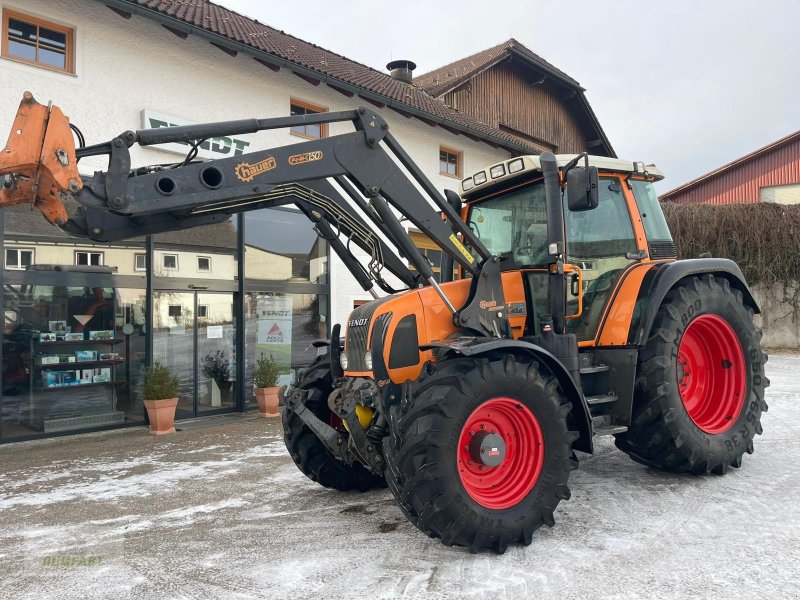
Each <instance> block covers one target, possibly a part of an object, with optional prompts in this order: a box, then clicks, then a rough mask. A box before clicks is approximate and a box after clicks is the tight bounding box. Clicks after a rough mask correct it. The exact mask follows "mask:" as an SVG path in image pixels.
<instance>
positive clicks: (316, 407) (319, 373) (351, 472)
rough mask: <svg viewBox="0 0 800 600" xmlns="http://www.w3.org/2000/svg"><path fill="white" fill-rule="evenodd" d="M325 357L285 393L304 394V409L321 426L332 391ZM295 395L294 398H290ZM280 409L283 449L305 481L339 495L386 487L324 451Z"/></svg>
mask: <svg viewBox="0 0 800 600" xmlns="http://www.w3.org/2000/svg"><path fill="white" fill-rule="evenodd" d="M328 360H329V359H328V356H327V355H326V356H319V357H317V358H316V360H314V362H313V363H311V365H310V366H309V367H308V368H307V369H305V370H304V371H303V372H302V373H301V374H300V377H299V379H298V381H297V383H296V384H295V386H294V387H293V388H292V390H291V391H290V392H289V399H291V400H299V397H300V396H302V395H303V394H304V393H305V392H306V391H307V392H308V396H307V397H306V401H305V405H306V407H308V408H309V409H310V410H311V411H312V412H313V413H314V414H315V415H316V416H317V417H318V418H319V419H321V420H322V421H323V422H325V423H329V422H330V421H331V410H330V409H329V408H328V396H329V395H330V393H331V392H332V391H333V386H332V379H331V371H330V366H329V363H328ZM292 395H295V398H292ZM286 404H287V406H283V407H282V411H281V414H282V415H283V439H284V442H285V443H286V448H287V449H288V450H289V454H290V455H291V457H292V460H294V464H296V465H297V468H298V469H300V471H302V472H303V474H305V475H306V476H307V477H308V478H309V479H311V480H312V481H316V482H317V483H319V484H320V485H322V486H324V487H327V488H332V489H335V490H339V491H343V492H344V491H349V490H361V491H367V490H369V489H372V488H379V487H386V481H385V479H384V478H383V477H380V476H378V475H374V474H372V473H370V472H369V471H367V470H366V469H365V468H364V467H363V466H362V465H360V464H358V463H354V464H353V465H347V464H345V463H343V462H341V461H339V460H337V459H336V458H334V456H333V455H332V454H331V453H330V452H329V451H328V449H327V448H326V447H325V445H324V444H323V443H322V442H321V441H320V440H319V438H317V436H316V435H314V433H313V432H312V431H311V430H310V429H309V428H308V427H306V425H305V424H304V423H303V421H302V420H301V419H300V417H298V416H297V415H296V414H295V413H294V411H292V410H290V409H289V408H288V406H294V402H288V403H286Z"/></svg>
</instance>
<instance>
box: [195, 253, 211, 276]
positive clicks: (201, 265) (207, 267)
mask: <svg viewBox="0 0 800 600" xmlns="http://www.w3.org/2000/svg"><path fill="white" fill-rule="evenodd" d="M197 270H198V271H204V272H206V273H207V272H210V271H211V257H209V256H198V257H197Z"/></svg>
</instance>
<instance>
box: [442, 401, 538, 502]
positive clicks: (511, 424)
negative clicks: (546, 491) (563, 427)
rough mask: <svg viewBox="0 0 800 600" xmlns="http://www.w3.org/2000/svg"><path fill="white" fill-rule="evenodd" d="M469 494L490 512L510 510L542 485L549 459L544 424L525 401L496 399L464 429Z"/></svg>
mask: <svg viewBox="0 0 800 600" xmlns="http://www.w3.org/2000/svg"><path fill="white" fill-rule="evenodd" d="M456 458H457V468H458V475H459V477H460V479H461V483H462V485H463V486H464V490H465V491H466V492H467V493H468V494H469V495H470V497H471V498H472V499H473V500H474V501H475V502H477V503H478V504H480V505H481V506H483V507H485V508H491V509H495V510H499V509H504V508H510V507H512V506H515V505H517V504H519V503H520V502H522V501H523V500H524V499H525V498H526V497H527V496H528V494H529V493H530V492H531V490H532V489H533V487H534V486H535V485H536V482H537V481H538V479H539V473H541V471H542V467H543V465H544V459H545V447H544V435H543V434H542V428H541V426H540V425H539V420H538V419H537V418H536V415H535V414H534V413H533V411H532V410H531V409H529V408H528V407H527V406H525V405H524V404H523V403H522V402H520V401H519V400H516V399H514V398H508V397H504V396H500V397H496V398H490V399H489V400H486V401H485V402H484V403H483V404H481V405H480V406H478V407H477V408H476V409H475V410H474V411H473V413H472V414H471V415H470V416H469V417H468V418H467V420H466V422H465V423H464V425H463V427H462V429H461V435H460V436H459V444H458V448H457V449H456Z"/></svg>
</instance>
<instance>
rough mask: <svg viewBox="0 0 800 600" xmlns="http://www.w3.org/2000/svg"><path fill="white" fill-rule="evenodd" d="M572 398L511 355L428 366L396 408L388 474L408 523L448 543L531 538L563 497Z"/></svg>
mask: <svg viewBox="0 0 800 600" xmlns="http://www.w3.org/2000/svg"><path fill="white" fill-rule="evenodd" d="M570 409H571V404H570V402H569V400H568V399H567V398H566V397H565V396H564V394H563V393H562V391H561V389H560V388H559V386H558V382H557V381H556V379H555V378H554V377H553V376H552V374H550V373H549V372H547V371H546V370H545V369H543V368H542V367H540V366H539V365H538V364H537V363H536V362H533V361H529V360H526V359H520V358H515V357H514V356H512V355H505V356H499V357H495V358H494V359H493V360H489V359H486V358H484V359H468V358H460V359H453V360H444V361H442V362H440V363H438V364H436V365H435V366H434V368H433V373H432V374H430V375H428V376H426V377H425V378H424V379H421V380H420V381H419V382H417V383H415V384H412V385H411V389H410V393H409V396H408V398H407V399H406V400H405V401H404V403H403V405H402V406H401V407H400V409H394V410H395V412H394V414H393V415H392V419H391V421H392V431H391V435H390V436H389V437H387V438H386V439H385V441H384V451H385V454H386V464H387V469H386V478H387V482H388V483H389V487H390V488H391V490H392V492H393V493H394V495H395V498H396V499H397V501H398V503H399V504H400V507H401V509H402V510H403V512H404V513H405V514H406V516H407V517H408V518H409V519H410V520H411V522H412V523H414V525H416V526H417V527H418V528H419V529H421V530H422V531H424V532H425V533H427V534H428V535H430V536H431V537H437V538H441V540H442V542H443V543H445V544H447V545H459V546H467V547H468V548H469V549H470V550H471V551H473V552H477V551H478V550H480V549H484V548H489V549H494V550H497V551H498V552H503V551H505V549H506V547H507V546H508V544H511V543H523V544H526V545H527V544H530V543H531V539H532V535H533V532H534V531H535V530H536V529H538V528H539V527H540V526H541V525H542V524H547V525H553V524H554V518H553V511H554V510H555V508H556V506H557V505H558V503H559V502H560V501H561V500H565V499H567V498H569V495H570V493H569V489H568V487H567V480H568V478H569V472H570V471H571V470H572V469H574V468H576V467H577V460H575V458H574V455H573V454H572V443H573V442H574V441H575V440H576V439H577V438H578V433H577V432H575V431H571V430H570V428H569V425H568V422H569V413H570Z"/></svg>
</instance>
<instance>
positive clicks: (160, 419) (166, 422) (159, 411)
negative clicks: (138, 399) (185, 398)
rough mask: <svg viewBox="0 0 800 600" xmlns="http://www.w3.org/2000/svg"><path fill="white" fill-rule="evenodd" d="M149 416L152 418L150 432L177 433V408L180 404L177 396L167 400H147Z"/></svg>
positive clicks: (159, 433) (146, 406)
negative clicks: (175, 424)
mask: <svg viewBox="0 0 800 600" xmlns="http://www.w3.org/2000/svg"><path fill="white" fill-rule="evenodd" d="M144 406H145V408H146V409H147V418H148V419H150V433H151V434H153V435H166V434H167V433H175V426H174V423H175V408H176V407H177V406H178V399H177V398H167V399H165V400H145V401H144Z"/></svg>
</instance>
